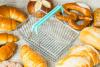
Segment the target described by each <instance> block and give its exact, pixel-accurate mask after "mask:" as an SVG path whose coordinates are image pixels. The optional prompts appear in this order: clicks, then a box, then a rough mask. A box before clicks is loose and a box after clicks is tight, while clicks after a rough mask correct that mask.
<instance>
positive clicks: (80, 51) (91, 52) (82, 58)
mask: <svg viewBox="0 0 100 67" xmlns="http://www.w3.org/2000/svg"><path fill="white" fill-rule="evenodd" d="M99 63H100V54H99V52H98V51H97V50H96V49H95V48H94V47H92V46H90V45H78V46H74V47H72V48H71V49H70V50H69V52H68V54H67V55H66V56H65V57H63V58H61V59H60V60H59V61H58V62H57V63H56V67H66V66H68V67H93V66H95V65H97V64H99Z"/></svg>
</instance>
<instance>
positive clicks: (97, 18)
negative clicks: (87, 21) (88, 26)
mask: <svg viewBox="0 0 100 67" xmlns="http://www.w3.org/2000/svg"><path fill="white" fill-rule="evenodd" d="M94 26H95V27H100V8H97V9H96V10H95V11H94Z"/></svg>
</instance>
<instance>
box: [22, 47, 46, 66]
mask: <svg viewBox="0 0 100 67" xmlns="http://www.w3.org/2000/svg"><path fill="white" fill-rule="evenodd" d="M20 57H21V60H22V62H23V64H24V67H47V63H46V61H45V59H44V58H43V57H42V56H41V55H39V54H38V53H37V52H36V51H34V50H32V49H31V48H30V47H29V46H27V45H24V46H22V48H21V49H20Z"/></svg>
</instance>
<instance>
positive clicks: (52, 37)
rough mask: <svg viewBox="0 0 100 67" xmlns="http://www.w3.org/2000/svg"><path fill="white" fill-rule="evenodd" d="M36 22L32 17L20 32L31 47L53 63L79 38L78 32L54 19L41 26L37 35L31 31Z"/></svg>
mask: <svg viewBox="0 0 100 67" xmlns="http://www.w3.org/2000/svg"><path fill="white" fill-rule="evenodd" d="M37 20H39V19H37ZM35 22H36V20H35V18H34V17H32V16H31V17H30V19H29V21H28V22H27V24H24V25H23V26H22V27H21V28H20V29H19V30H18V31H19V32H20V34H21V35H22V36H23V38H24V39H25V40H26V41H28V42H29V43H30V44H31V46H33V47H34V48H36V49H37V50H38V51H40V52H41V53H42V54H43V55H44V56H45V57H46V58H47V59H49V60H52V61H56V60H57V59H59V58H60V56H61V55H62V54H63V53H64V51H65V50H68V49H69V48H70V47H71V46H72V43H73V41H74V40H75V39H76V38H77V36H78V33H77V32H76V31H74V30H73V29H71V28H70V27H69V26H68V25H66V24H64V23H62V22H61V21H59V20H57V19H56V18H54V17H52V18H50V19H49V20H48V21H46V23H44V24H43V25H41V27H40V28H39V30H38V34H36V33H35V32H34V31H31V28H32V25H33V24H34V23H35ZM31 33H32V34H31Z"/></svg>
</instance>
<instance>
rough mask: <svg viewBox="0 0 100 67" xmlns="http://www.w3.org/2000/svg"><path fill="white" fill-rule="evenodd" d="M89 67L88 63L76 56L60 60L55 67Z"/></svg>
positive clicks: (81, 57)
mask: <svg viewBox="0 0 100 67" xmlns="http://www.w3.org/2000/svg"><path fill="white" fill-rule="evenodd" d="M66 66H67V67H90V64H89V61H88V60H87V59H86V58H85V57H83V56H78V55H72V56H67V57H64V58H63V59H61V60H60V61H59V62H58V63H57V64H56V66H55V67H66Z"/></svg>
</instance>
